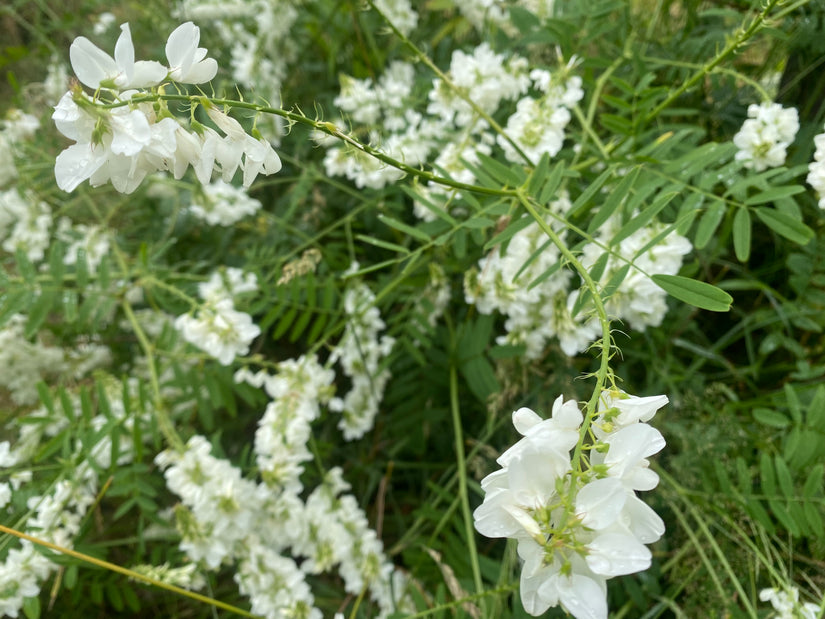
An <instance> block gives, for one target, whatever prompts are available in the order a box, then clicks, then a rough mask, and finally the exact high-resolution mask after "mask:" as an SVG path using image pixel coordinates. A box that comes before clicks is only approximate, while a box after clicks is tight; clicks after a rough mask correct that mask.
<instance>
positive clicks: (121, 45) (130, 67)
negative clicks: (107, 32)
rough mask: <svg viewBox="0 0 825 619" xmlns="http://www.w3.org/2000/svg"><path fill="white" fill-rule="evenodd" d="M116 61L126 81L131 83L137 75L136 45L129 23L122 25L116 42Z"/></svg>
mask: <svg viewBox="0 0 825 619" xmlns="http://www.w3.org/2000/svg"><path fill="white" fill-rule="evenodd" d="M115 63H116V64H117V67H118V69H119V70H120V72H122V74H123V75H124V77H125V78H126V79H125V83H126V84H129V83H130V82H131V81H132V78H133V77H134V75H135V46H134V44H133V43H132V32H131V30H129V24H121V26H120V36H119V37H118V39H117V43H115Z"/></svg>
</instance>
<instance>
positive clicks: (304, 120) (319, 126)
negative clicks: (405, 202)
mask: <svg viewBox="0 0 825 619" xmlns="http://www.w3.org/2000/svg"><path fill="white" fill-rule="evenodd" d="M155 101H182V102H186V103H197V102H206V103H210V104H212V105H223V106H226V107H229V108H238V109H243V110H250V111H253V112H256V113H258V114H274V115H275V116H280V117H282V118H285V119H287V120H289V121H291V122H292V123H293V124H294V123H298V124H302V125H307V126H309V127H312V128H313V129H316V130H318V131H321V132H323V133H326V134H327V135H331V136H332V137H334V138H337V139H339V140H341V141H342V142H345V143H347V144H349V145H350V146H352V147H353V148H355V149H357V150H360V151H361V152H363V153H366V154H367V155H369V156H370V157H374V158H375V159H378V160H379V161H382V162H384V163H386V164H387V165H390V166H392V167H394V168H397V169H399V170H401V171H402V172H405V173H407V174H409V175H411V176H415V177H417V178H420V179H423V180H425V181H428V182H432V183H436V184H439V185H444V186H446V187H453V188H455V189H461V190H463V191H471V192H473V193H480V194H485V195H491V196H509V197H515V195H516V190H515V189H495V188H492V187H482V186H480V185H471V184H469V183H460V182H458V181H455V180H453V179H451V178H446V177H444V176H438V175H437V174H434V173H432V172H428V171H426V170H422V169H420V168H415V167H413V166H411V165H408V164H406V163H404V162H403V161H399V160H398V159H395V158H393V157H390V156H389V155H387V154H385V153H382V152H381V151H380V150H378V149H377V148H374V147H372V146H370V145H369V144H363V143H361V142H359V141H358V140H356V139H355V138H354V137H352V136H351V135H347V134H346V133H344V132H343V131H341V130H340V129H339V128H338V127H336V126H335V124H333V123H331V122H326V121H320V120H312V119H311V118H309V117H307V116H304V115H303V114H298V113H296V112H290V111H288V110H284V109H282V108H277V107H270V106H268V105H259V104H257V103H249V102H247V101H234V100H232V99H215V98H211V97H204V96H201V95H172V94H161V93H146V94H141V95H136V96H134V97H132V98H131V99H130V100H129V101H118V102H116V103H108V104H102V105H101V107H103V108H118V107H123V106H125V105H128V104H130V103H150V102H155Z"/></svg>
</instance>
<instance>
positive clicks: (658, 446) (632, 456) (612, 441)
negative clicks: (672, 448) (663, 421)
mask: <svg viewBox="0 0 825 619" xmlns="http://www.w3.org/2000/svg"><path fill="white" fill-rule="evenodd" d="M605 442H606V443H607V444H608V445H610V448H609V449H608V451H607V455H606V456H605V458H604V461H605V464H608V465H610V466H611V467H612V469H611V473H610V474H611V475H617V476H621V475H623V474H624V471H626V470H627V469H629V468H631V467H633V466H636V465H637V464H638V463H639V462H640V461H641V460H642V459H644V458H647V457H648V456H652V455H653V454H655V453H658V452H660V451H661V450H662V449H663V448H664V446H665V439H664V437H663V436H662V434H661V432H659V431H658V430H657V429H656V428H654V427H652V426H649V425H647V424H646V423H636V424H633V425H631V426H627V427H626V428H622V429H621V430H619V431H618V432H614V433H612V434H610V435H609V436H608V437H607V439H606V440H605Z"/></svg>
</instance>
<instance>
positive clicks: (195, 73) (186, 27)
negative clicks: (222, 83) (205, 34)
mask: <svg viewBox="0 0 825 619" xmlns="http://www.w3.org/2000/svg"><path fill="white" fill-rule="evenodd" d="M200 36H201V32H200V28H198V27H197V26H196V25H195V24H193V23H192V22H191V21H189V22H186V23H185V24H181V25H180V26H178V27H177V28H175V29H174V30H173V31H172V34H170V35H169V39H168V40H167V41H166V58H167V60H169V79H171V80H174V81H176V82H182V83H184V84H203V83H204V82H208V81H210V80H211V79H212V78H214V77H215V75H216V74H217V72H218V63H217V61H216V60H215V59H214V58H207V57H206V49H205V48H203V47H198V42H199V41H200Z"/></svg>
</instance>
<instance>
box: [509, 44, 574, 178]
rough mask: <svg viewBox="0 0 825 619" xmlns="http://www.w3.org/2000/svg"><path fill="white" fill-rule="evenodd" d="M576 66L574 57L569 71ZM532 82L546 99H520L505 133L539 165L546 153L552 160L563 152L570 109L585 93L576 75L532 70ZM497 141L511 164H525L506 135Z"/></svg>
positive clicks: (569, 65)
mask: <svg viewBox="0 0 825 619" xmlns="http://www.w3.org/2000/svg"><path fill="white" fill-rule="evenodd" d="M574 63H575V58H574V59H572V60H571V61H570V62H569V63H568V69H569V68H570V67H572V66H573V64H574ZM530 79H531V80H532V81H533V84H534V86H535V88H536V90H538V91H540V92H542V93H543V96H542V97H540V98H538V99H536V98H533V97H524V98H523V99H520V100H519V102H518V103H517V104H516V113H515V114H513V115H512V116H510V118H509V119H508V120H507V126H506V127H505V129H504V131H505V133H506V135H507V136H509V137H510V138H511V139H513V140H514V141H515V142H516V144H517V145H518V146H519V148H520V149H521V151H522V152H523V153H524V154H525V155H527V157H528V158H529V159H530V160H531V161H533V162H537V161H538V160H539V159H540V158H541V156H542V155H544V154H545V153H547V154H548V155H550V156H551V157H553V156H555V155H556V154H558V152H559V151H560V150H561V147H562V143H563V142H564V128H565V127H566V126H567V123H568V122H570V112H569V111H568V109H569V108H571V107H573V106H574V105H575V104H576V103H578V102H579V101H581V99H582V97H583V96H584V91H583V90H582V88H581V85H582V80H581V78H580V77H579V76H577V75H574V76H570V77H569V78H568V77H563V74H561V73H560V74H559V75H553V74H551V73H550V72H549V71H546V70H544V69H534V70H532V71H530ZM496 141H497V142H498V144H499V146H501V148H502V149H503V150H504V156H505V157H506V158H507V160H508V161H512V162H513V163H523V162H524V159H523V158H522V157H521V155H520V154H519V153H518V152H517V151H516V149H515V147H514V146H513V145H512V144H511V143H510V141H509V140H506V139H504V136H502V135H499V136H497V137H496Z"/></svg>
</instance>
